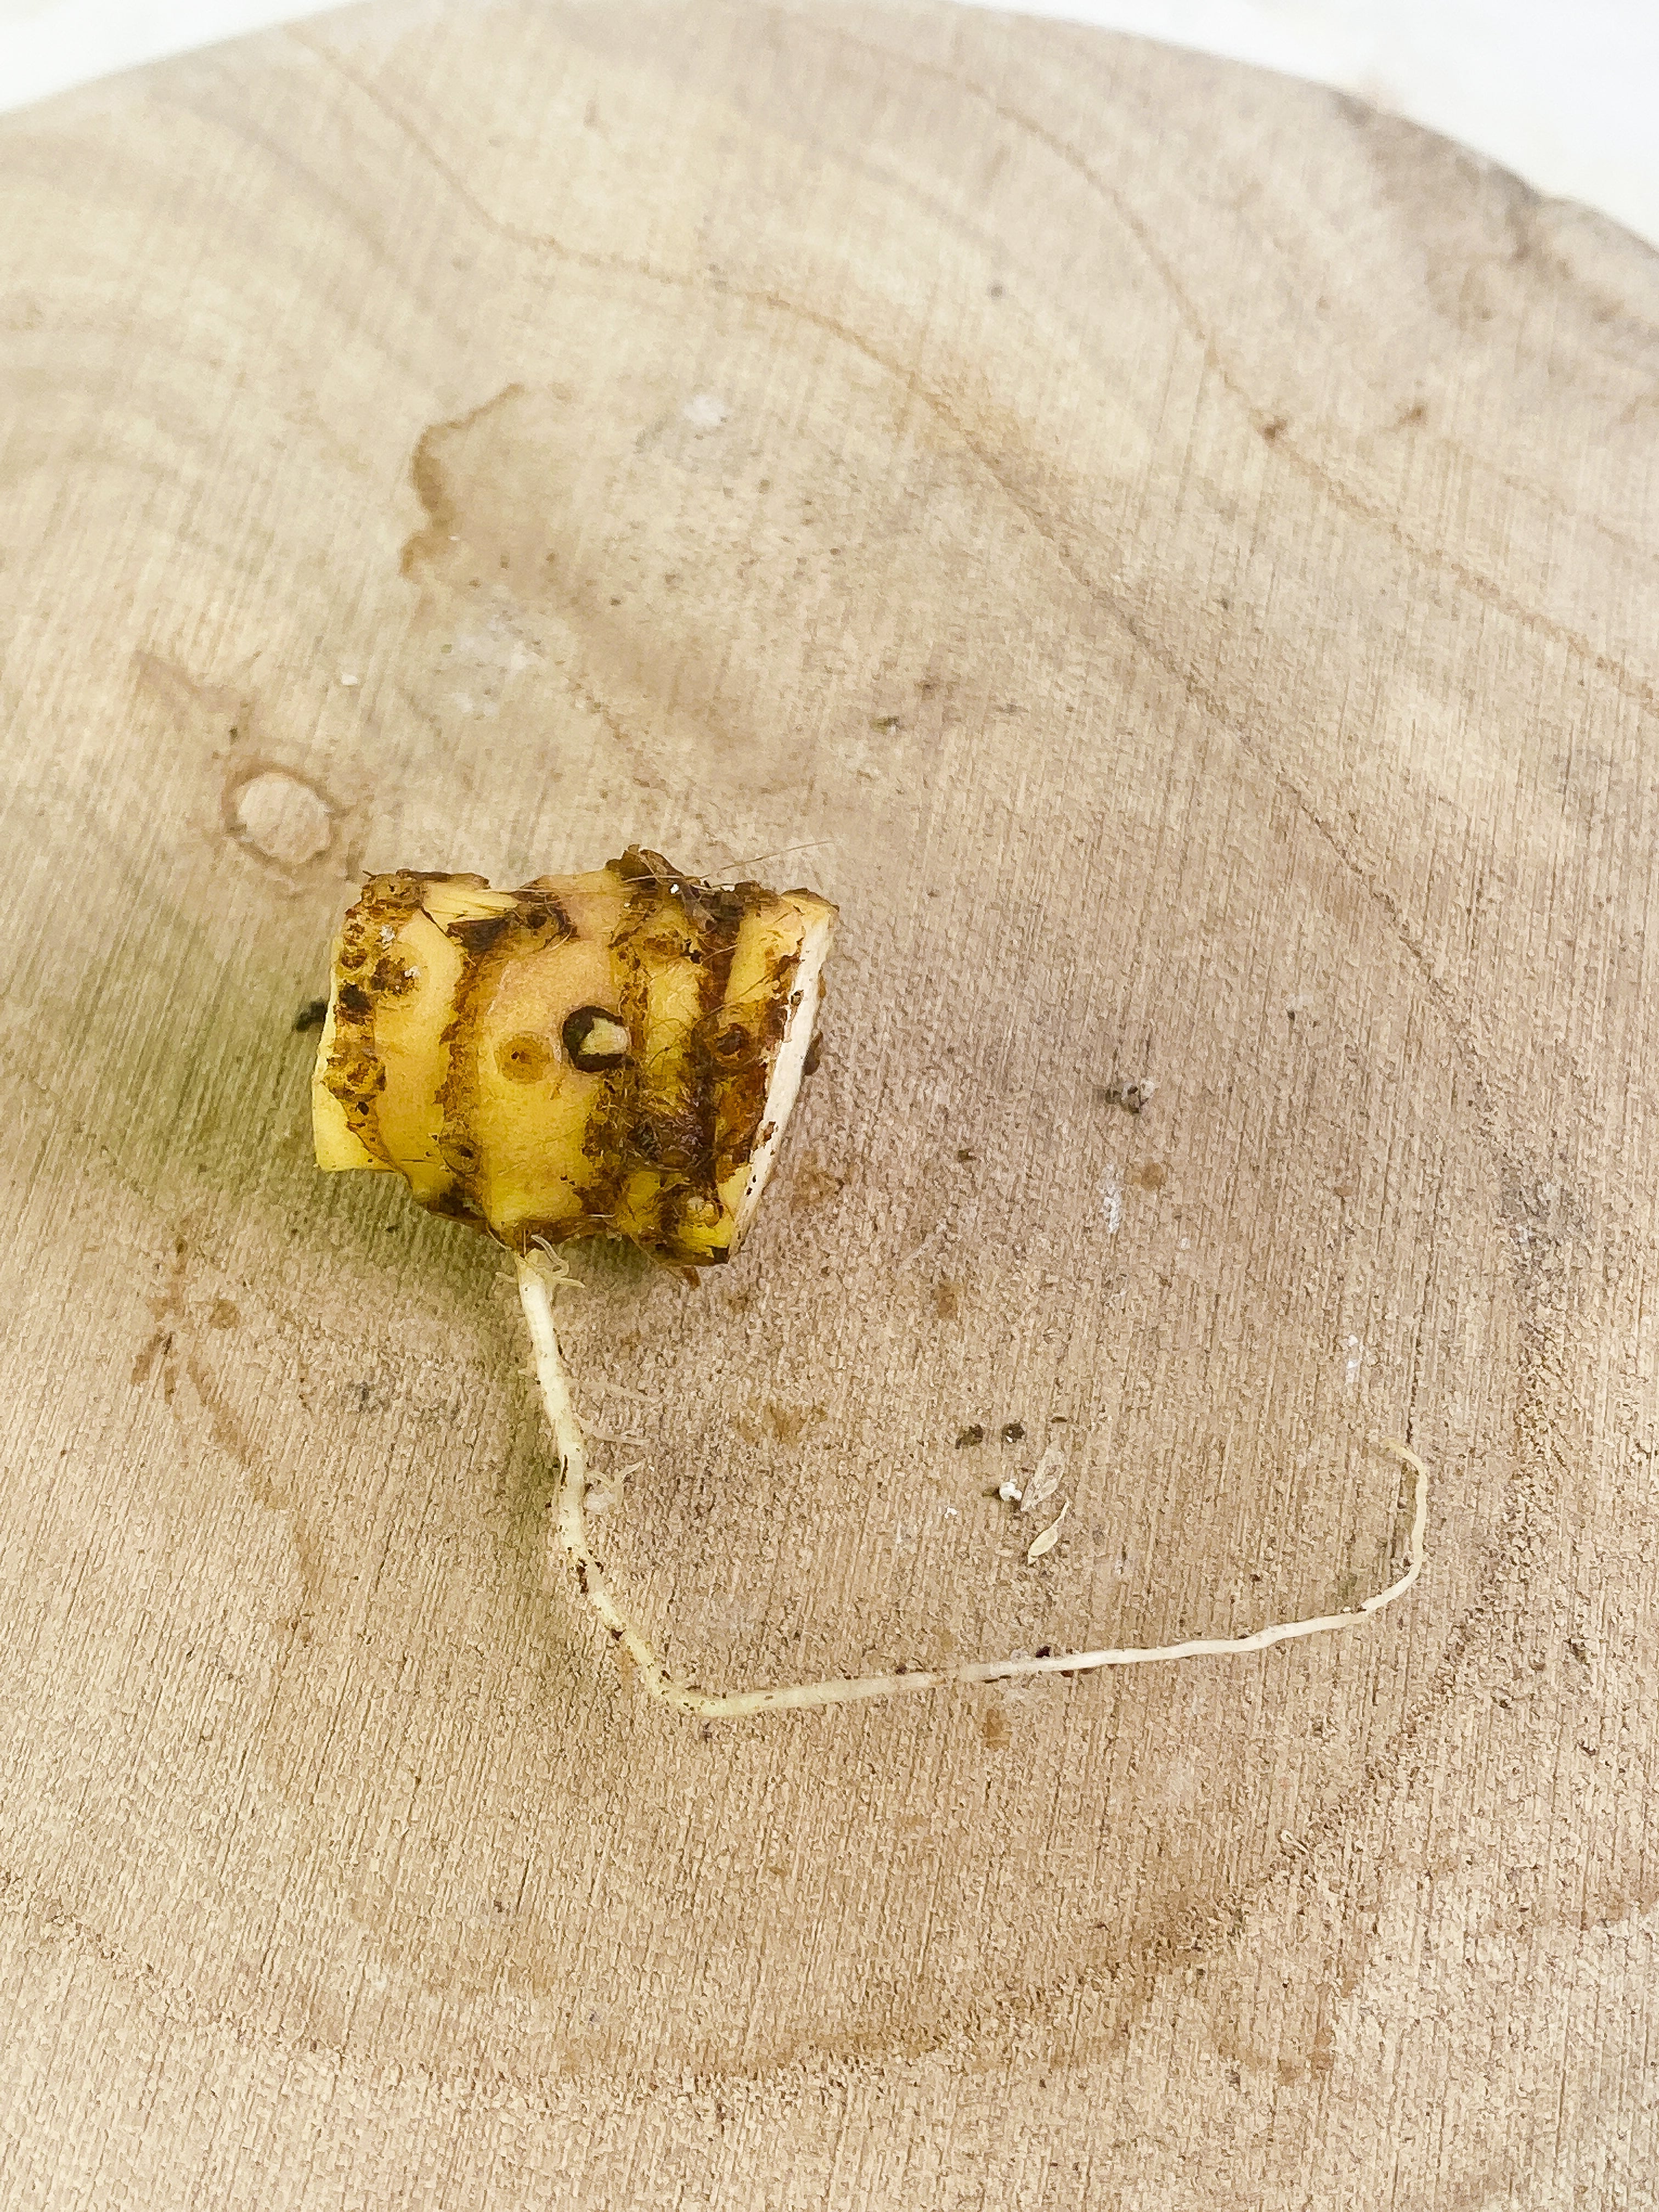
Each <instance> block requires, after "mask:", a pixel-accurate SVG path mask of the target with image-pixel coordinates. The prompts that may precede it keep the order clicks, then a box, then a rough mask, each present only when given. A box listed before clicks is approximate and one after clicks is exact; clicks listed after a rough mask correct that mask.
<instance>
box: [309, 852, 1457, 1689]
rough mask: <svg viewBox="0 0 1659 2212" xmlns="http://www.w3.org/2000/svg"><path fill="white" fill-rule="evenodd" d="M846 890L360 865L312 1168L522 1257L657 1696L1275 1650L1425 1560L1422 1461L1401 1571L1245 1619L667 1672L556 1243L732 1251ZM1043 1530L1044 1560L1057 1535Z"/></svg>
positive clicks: (564, 1408) (333, 1000)
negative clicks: (718, 1675) (632, 1573)
mask: <svg viewBox="0 0 1659 2212" xmlns="http://www.w3.org/2000/svg"><path fill="white" fill-rule="evenodd" d="M835 921H836V909H835V908H834V907H833V906H831V905H829V902H827V901H826V900H823V899H822V898H820V897H818V896H817V894H816V893H815V892H812V891H806V890H796V891H786V892H783V893H781V894H780V893H777V892H774V891H769V890H765V889H764V888H763V886H762V885H761V884H755V883H741V884H729V885H728V884H713V883H706V882H703V881H702V880H701V879H699V878H696V877H692V876H688V875H686V874H685V873H684V872H683V871H682V870H680V869H677V868H674V867H672V866H670V864H669V863H668V862H667V861H666V860H664V859H663V857H662V855H661V854H658V853H651V852H647V851H644V850H642V849H641V848H639V847H637V846H635V847H630V848H629V850H628V851H627V852H626V853H624V854H623V857H622V858H621V859H620V860H612V861H611V862H610V863H608V865H607V866H605V867H603V868H599V869H596V870H594V871H592V872H591V873H589V874H586V875H577V876H560V877H554V876H541V877H538V878H537V879H536V880H535V881H534V882H533V883H531V884H526V885H525V886H524V887H523V888H522V889H521V890H511V891H508V890H491V888H490V887H489V884H487V883H486V882H485V881H484V879H483V877H481V876H471V875H442V874H428V873H422V872H418V871H415V870H400V871H398V872H395V873H392V874H387V875H380V876H374V877H372V878H370V879H369V880H368V883H366V884H365V885H364V886H363V890H362V896H361V898H360V899H359V900H358V902H357V903H356V905H355V906H354V907H353V908H351V910H350V912H349V914H348V915H347V916H346V918H345V922H344V925H343V928H342V930H341V933H340V937H339V941H338V943H337V945H336V948H335V955H334V968H333V974H332V977H331V990H330V994H329V1000H328V1010H327V1014H326V1017H325V1020H324V1023H323V1034H322V1040H321V1043H320V1045H319V1050H318V1055H317V1066H316V1073H315V1075H314V1078H313V1085H312V1098H313V1129H314V1133H315V1139H316V1151H317V1161H318V1164H319V1167H322V1168H325V1169H328V1170H345V1169H352V1168H357V1169H371V1170H392V1171H394V1172H396V1173H398V1174H399V1175H401V1176H403V1178H404V1181H405V1182H406V1183H407V1184H408V1186H409V1188H410V1190H411V1191H412V1192H413V1194H414V1195H415V1197H416V1199H417V1200H419V1201H420V1203H421V1204H422V1206H427V1207H428V1208H429V1209H430V1210H431V1211H432V1212H436V1213H443V1214H447V1215H451V1216H454V1217H456V1218H461V1219H465V1220H470V1221H472V1222H475V1223H476V1224H477V1225H478V1226H479V1227H480V1228H482V1229H483V1230H485V1231H487V1232H488V1233H489V1235H491V1236H492V1237H495V1238H496V1239H497V1240H498V1241H499V1242H500V1243H501V1244H503V1245H505V1246H506V1248H507V1250H508V1251H509V1252H511V1253H512V1255H513V1261H514V1264H515V1266H516V1268H517V1273H518V1287H519V1296H520V1302H521V1304H522V1306H523V1309H524V1315H525V1319H526V1323H527V1324H528V1327H529V1330H530V1337H531V1343H532V1349H533V1351H534V1354H535V1367H536V1378H537V1382H538V1386H539V1388H540V1391H541V1395H542V1401H543V1404H544V1407H545V1408H546V1412H547V1418H548V1421H549V1424H550V1426H551V1428H552V1431H553V1438H554V1443H555V1444H556V1448H557V1451H558V1456H559V1486H558V1492H557V1495H556V1499H555V1502H554V1507H553V1513H552V1543H553V1545H554V1546H555V1547H557V1549H558V1550H559V1551H561V1552H562V1553H563V1554H564V1556H565V1558H566V1559H568V1561H569V1563H570V1565H571V1568H572V1570H573V1571H574V1577H575V1580H576V1583H577V1586H578V1588H579V1589H580V1590H581V1592H582V1594H583V1595H584V1596H585V1597H586V1600H587V1601H588V1603H589V1605H590V1606H591V1607H592V1608H593V1610H594V1612H595V1613H597V1614H598V1615H599V1620H601V1622H602V1623H603V1624H604V1626H605V1629H606V1630H607V1632H609V1634H610V1636H611V1639H612V1641H613V1642H614V1643H615V1644H616V1645H617V1650H618V1653H619V1655H620V1654H621V1653H624V1652H625V1653H626V1654H627V1657H628V1660H629V1662H631V1666H632V1670H633V1672H634V1674H635V1677H636V1678H637V1680H639V1681H640V1683H641V1685H642V1686H644V1688H645V1689H646V1690H647V1692H649V1693H650V1695H652V1696H653V1697H655V1698H658V1699H660V1700H661V1701H662V1702H663V1703H664V1704H665V1705H671V1706H672V1707H674V1708H675V1710H676V1711H680V1712H684V1713H691V1714H696V1715H698V1716H701V1717H705V1718H710V1719H722V1718H724V1719H738V1718H741V1717H744V1716H746V1715H750V1714H754V1713H763V1712H774V1711H784V1710H792V1709H793V1710H795V1711H800V1710H802V1709H805V1708H811V1707H814V1706H822V1705H849V1704H853V1703H855V1702H858V1701H860V1700H862V1699H872V1698H886V1697H892V1696H896V1694H898V1693H899V1692H902V1691H907V1690H933V1689H939V1688H941V1687H943V1686H945V1684H947V1683H951V1682H998V1681H1008V1680H1014V1679H1016V1678H1018V1677H1021V1676H1025V1675H1033V1674H1085V1673H1088V1672H1091V1671H1092V1670H1093V1669H1095V1668H1102V1667H1133V1666H1142V1665H1146V1664H1148V1663H1150V1662H1152V1661H1157V1660H1166V1659H1168V1660H1178V1659H1193V1658H1205V1657H1219V1656H1226V1655H1228V1654H1232V1653H1239V1652H1248V1651H1261V1650H1267V1648H1268V1646H1270V1645H1272V1644H1284V1643H1288V1642H1290V1641H1291V1639H1292V1638H1299V1637H1304V1636H1316V1635H1320V1634H1322V1633H1324V1632H1327V1631H1329V1630H1334V1629H1341V1628H1348V1627H1352V1626H1355V1625H1356V1624H1357V1623H1358V1622H1359V1621H1362V1620H1364V1619H1365V1618H1366V1617H1367V1616H1368V1615H1370V1614H1371V1613H1377V1612H1380V1611H1381V1610H1382V1608H1383V1607H1384V1606H1387V1605H1391V1604H1392V1603H1393V1602H1394V1601H1395V1599H1396V1598H1398V1597H1403V1596H1404V1595H1405V1594H1406V1592H1407V1590H1408V1589H1411V1587H1412V1585H1413V1583H1415V1582H1416V1580H1417V1578H1418V1577H1419V1573H1420V1572H1421V1571H1422V1565H1423V1551H1424V1535H1425V1526H1426V1522H1427V1515H1428V1470H1427V1468H1425V1466H1424V1464H1423V1462H1422V1461H1421V1460H1420V1459H1419V1457H1418V1456H1417V1455H1416V1454H1415V1453H1414V1452H1412V1451H1410V1450H1408V1449H1407V1447H1406V1446H1405V1445H1404V1444H1403V1443H1394V1442H1392V1441H1389V1442H1385V1443H1383V1445H1382V1449H1384V1450H1386V1451H1388V1452H1389V1453H1390V1454H1391V1455H1393V1457H1394V1458H1395V1459H1396V1460H1397V1461H1398V1462H1400V1464H1401V1467H1402V1468H1404V1469H1406V1470H1407V1472H1408V1473H1409V1474H1411V1475H1412V1477H1413V1501H1414V1502H1413V1516H1412V1524H1411V1533H1410V1536H1409V1539H1408V1541H1407V1565H1406V1568H1405V1571H1404V1572H1403V1573H1402V1574H1401V1576H1400V1577H1399V1578H1398V1579H1397V1580H1396V1581H1395V1582H1393V1583H1390V1584H1389V1587H1388V1588H1387V1589H1383V1590H1381V1591H1379V1592H1378V1593H1377V1594H1376V1595H1375V1596H1374V1597H1368V1598H1366V1599H1365V1600H1364V1602H1363V1603H1362V1604H1361V1605H1360V1606H1358V1607H1357V1608H1355V1609H1353V1610H1352V1611H1348V1612H1343V1613H1328V1614H1322V1615H1321V1616H1319V1617H1317V1618H1315V1619H1309V1620H1292V1621H1280V1622H1278V1623H1275V1624H1274V1625H1273V1626H1269V1627H1267V1628H1261V1629H1258V1630H1256V1631H1255V1633H1254V1634H1253V1635H1249V1636H1243V1637H1220V1638H1210V1637H1205V1638H1196V1639H1194V1640H1192V1641H1189V1642H1187V1643H1182V1644H1161V1645H1158V1646H1144V1647H1143V1646H1137V1647H1131V1648H1129V1649H1127V1650H1091V1651H1076V1652H1067V1653H1057V1654H1052V1655H1048V1656H1042V1657H1040V1658H1027V1657H1024V1656H1013V1657H1010V1658H1006V1659H990V1660H975V1661H970V1662H962V1663H959V1664H954V1665H951V1666H948V1667H939V1668H916V1669H914V1670H901V1671H899V1672H898V1673H896V1674H866V1675H857V1676H849V1677H837V1678H831V1679H826V1680H820V1681H815V1682H803V1683H795V1684H787V1685H781V1686H768V1687H763V1688H758V1689H749V1690H736V1691H725V1692H722V1691H714V1690H707V1689H703V1688H702V1687H700V1686H697V1685H696V1684H694V1683H690V1682H685V1681H682V1680H679V1679H678V1678H677V1677H676V1676H674V1675H672V1674H670V1673H669V1672H668V1670H667V1669H666V1668H665V1666H664V1665H663V1663H662V1662H661V1661H660V1660H659V1658H658V1657H657V1656H656V1653H655V1652H654V1650H653V1648H652V1646H651V1644H649V1642H648V1641H647V1638H646V1637H645V1636H644V1635H643V1634H642V1632H641V1630H640V1629H639V1628H638V1627H637V1626H636V1625H635V1622H634V1621H633V1620H632V1619H631V1618H630V1616H629V1613H627V1612H626V1610H625V1609H624V1608H623V1606H622V1604H621V1603H620V1602H619V1601H618V1600H617V1597H616V1595H614V1594H613V1592H612V1590H611V1585H610V1583H609V1581H608V1580H607V1577H606V1574H605V1566H604V1564H603V1562H602V1561H601V1560H600V1559H599V1558H598V1557H597V1556H596V1554H595V1553H594V1551H593V1547H592V1541H591V1538H590V1534H589V1528H588V1517H587V1511H586V1492H587V1468H586V1451H585V1449H584V1444H583V1438H582V1432H581V1426H580V1422H579V1421H578V1419H577V1417H576V1410H575V1406H574V1401H573V1399H572V1395H571V1390H570V1382H569V1377H568V1375H567V1373H566V1370H565V1366H564V1362H563V1360H562V1357H561V1355H560V1352H559V1345H558V1338H557V1334H556V1330H555V1328H554V1320H553V1298H554V1296H555V1295H556V1292H557V1291H560V1290H562V1289H564V1288H574V1287H577V1285H575V1281H574V1277H572V1276H571V1274H570V1273H569V1270H568V1267H567V1266H566V1265H565V1262H564V1260H563V1257H562V1250H561V1249H560V1248H562V1246H564V1245H566V1244H568V1243H571V1242H573V1241H574V1240H576V1239H579V1238H581V1237H601V1236H603V1237H624V1238H626V1239H628V1240H629V1242H630V1243H635V1244H637V1245H639V1246H640V1247H641V1249H642V1250H644V1251H646V1252H648V1253H650V1254H651V1255H653V1257H654V1258H656V1259H657V1260H659V1261H662V1262H664V1263H665V1265H668V1266H671V1267H678V1268H681V1269H683V1270H686V1271H694V1270H696V1269H697V1268H701V1267H712V1266H717V1265H719V1264H720V1263H722V1262H724V1261H727V1260H729V1259H731V1257H732V1255H733V1254H734V1253H735V1252H736V1250H737V1249H738V1244H739V1243H740V1242H741V1241H742V1238H743V1236H744V1231H745V1230H746V1229H747V1228H748V1226H749V1224H750V1221H751V1220H752V1219H753V1218H754V1213H755V1209H756V1207H757V1205H758V1204H759V1201H760V1198H761V1194H762V1192H763V1190H764V1188H765V1187H766V1183H767V1180H768V1177H769V1175H770V1173H771V1170H772V1166H773V1163H774V1161H775V1158H776V1157H777V1151H778V1146H779V1145H780V1143H781V1139H782V1137H783V1133H784V1129H785V1127H786V1126H787V1121H788V1119H789V1115H790V1114H791V1112H792V1111H793V1108H794V1104H795V1101H796V1098H797V1097H798V1096H799V1090H800V1084H801V1079H802V1077H803V1075H804V1073H805V1072H806V1069H807V1066H808V1065H809V1054H810V1052H811V1045H812V1038H813V1030H814V1024H816V1021H817V1010H818V1004H819V1000H820V996H821V993H822V987H823V964H824V960H825V957H826V956H827V954H828V952H829V942H830V937H831V933H832V931H833V929H834V927H835ZM1058 1527H1059V1523H1058V1522H1055V1523H1054V1530H1051V1531H1049V1532H1045V1535H1044V1537H1042V1538H1039V1539H1038V1541H1037V1542H1036V1543H1035V1544H1034V1545H1033V1546H1032V1547H1031V1549H1030V1557H1032V1558H1036V1557H1038V1556H1040V1555H1041V1553H1042V1551H1043V1550H1045V1549H1047V1548H1048V1547H1049V1546H1050V1545H1052V1543H1053V1542H1054V1541H1055V1535H1054V1531H1057V1529H1058Z"/></svg>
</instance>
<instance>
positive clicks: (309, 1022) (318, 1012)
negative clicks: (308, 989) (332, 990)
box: [294, 999, 328, 1036]
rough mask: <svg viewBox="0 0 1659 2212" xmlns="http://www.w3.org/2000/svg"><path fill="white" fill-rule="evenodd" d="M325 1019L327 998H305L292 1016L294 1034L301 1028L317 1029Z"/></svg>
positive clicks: (326, 1017) (326, 1015)
mask: <svg viewBox="0 0 1659 2212" xmlns="http://www.w3.org/2000/svg"><path fill="white" fill-rule="evenodd" d="M327 1019H328V1000H326V999H307V1000H306V1002H305V1004H304V1006H301V1009H300V1011H299V1012H298V1013H297V1014H295V1017H294V1029H295V1035H296V1036H297V1035H298V1034H299V1033H300V1032H301V1030H319V1029H321V1027H322V1026H323V1024H324V1023H325V1021H326V1020H327Z"/></svg>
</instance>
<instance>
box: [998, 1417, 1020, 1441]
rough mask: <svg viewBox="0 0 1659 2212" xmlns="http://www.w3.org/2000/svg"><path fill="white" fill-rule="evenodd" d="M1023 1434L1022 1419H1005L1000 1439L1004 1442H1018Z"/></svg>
mask: <svg viewBox="0 0 1659 2212" xmlns="http://www.w3.org/2000/svg"><path fill="white" fill-rule="evenodd" d="M1024 1434H1025V1424H1024V1422H1023V1421H1005V1422H1004V1423H1003V1425H1002V1441H1003V1443H1006V1444H1017V1443H1019V1442H1020V1440H1021V1438H1022V1437H1024Z"/></svg>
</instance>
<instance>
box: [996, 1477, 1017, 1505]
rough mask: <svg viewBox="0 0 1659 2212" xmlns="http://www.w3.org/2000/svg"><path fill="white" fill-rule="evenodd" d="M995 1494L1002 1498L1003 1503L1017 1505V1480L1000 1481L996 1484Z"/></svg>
mask: <svg viewBox="0 0 1659 2212" xmlns="http://www.w3.org/2000/svg"><path fill="white" fill-rule="evenodd" d="M997 1496H998V1497H999V1498H1000V1499H1001V1500H1002V1502H1003V1504H1005V1505H1018V1503H1019V1485H1018V1483H1017V1482H1012V1481H1010V1482H1000V1483H999V1484H998V1485H997Z"/></svg>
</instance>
